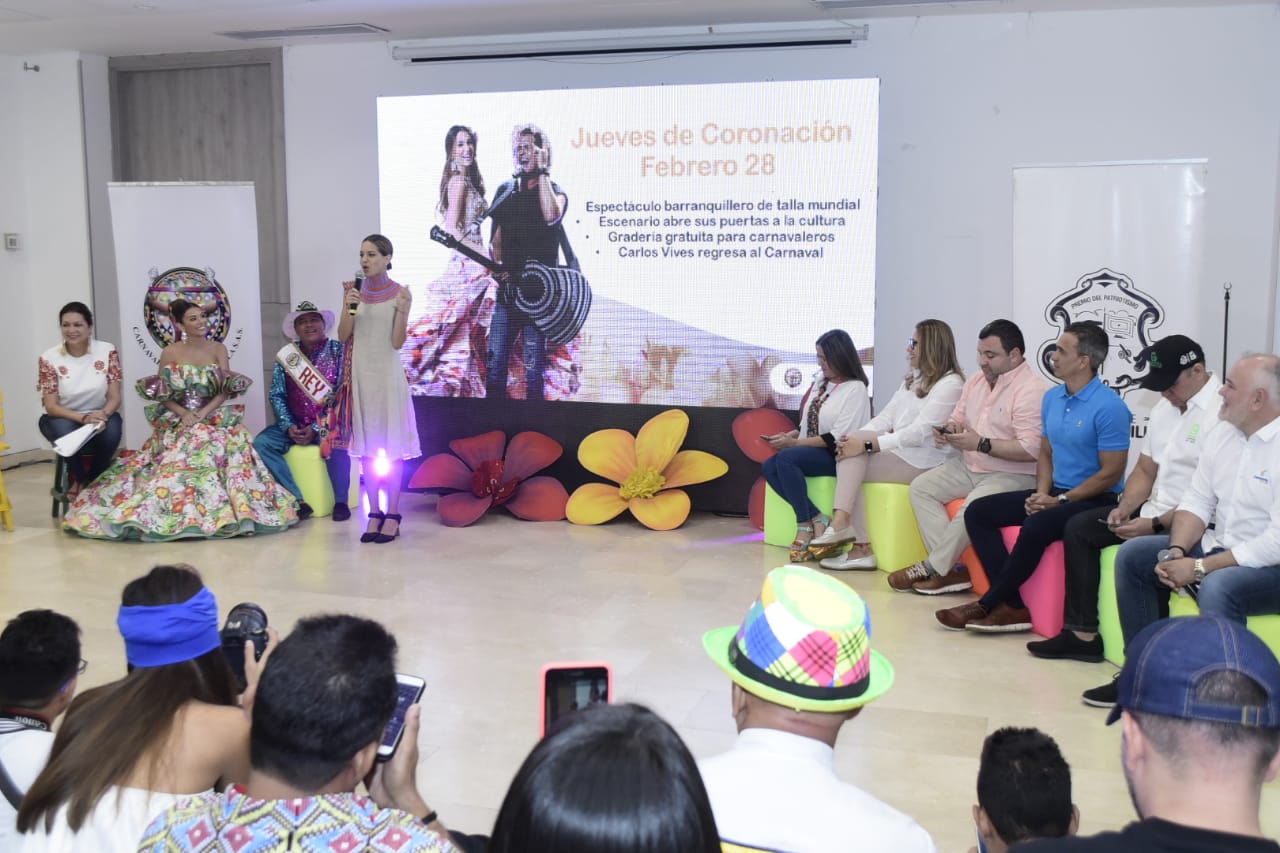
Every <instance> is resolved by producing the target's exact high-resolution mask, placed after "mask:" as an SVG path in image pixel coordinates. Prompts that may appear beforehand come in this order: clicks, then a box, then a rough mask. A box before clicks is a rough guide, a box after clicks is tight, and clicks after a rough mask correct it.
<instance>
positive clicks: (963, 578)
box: [911, 568, 973, 595]
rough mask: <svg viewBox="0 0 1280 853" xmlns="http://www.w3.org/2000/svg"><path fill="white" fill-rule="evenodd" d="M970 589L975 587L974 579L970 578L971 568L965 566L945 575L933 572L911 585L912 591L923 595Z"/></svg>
mask: <svg viewBox="0 0 1280 853" xmlns="http://www.w3.org/2000/svg"><path fill="white" fill-rule="evenodd" d="M970 589H973V581H971V580H970V579H969V570H968V569H965V568H957V569H952V570H951V571H949V572H947V573H946V574H945V575H934V574H931V575H929V577H928V578H927V579H926V580H922V581H916V583H915V585H914V586H913V587H911V591H912V592H918V593H920V594H921V595H943V594H944V593H948V592H965V591H966V590H970Z"/></svg>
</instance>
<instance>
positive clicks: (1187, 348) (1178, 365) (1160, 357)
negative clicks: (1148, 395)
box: [1138, 335, 1204, 391]
mask: <svg viewBox="0 0 1280 853" xmlns="http://www.w3.org/2000/svg"><path fill="white" fill-rule="evenodd" d="M1143 360H1145V361H1146V362H1147V365H1148V366H1147V375H1146V376H1144V377H1142V378H1141V379H1140V380H1138V384H1139V385H1141V386H1142V387H1143V388H1146V389H1147V390H1148V391H1168V390H1169V389H1170V388H1172V387H1173V386H1174V383H1176V382H1177V381H1178V377H1179V376H1181V375H1182V371H1184V370H1186V369H1187V368H1188V367H1191V366H1192V365H1193V364H1204V350H1202V349H1201V348H1200V345H1199V344H1198V343H1196V342H1195V341H1193V340H1191V338H1188V337H1187V336H1186V335H1169V336H1168V337H1167V338H1161V339H1160V340H1158V341H1156V342H1155V343H1153V344H1152V345H1151V346H1149V347H1147V348H1146V349H1144V350H1143V351H1142V352H1140V353H1138V361H1139V363H1141V362H1142V361H1143Z"/></svg>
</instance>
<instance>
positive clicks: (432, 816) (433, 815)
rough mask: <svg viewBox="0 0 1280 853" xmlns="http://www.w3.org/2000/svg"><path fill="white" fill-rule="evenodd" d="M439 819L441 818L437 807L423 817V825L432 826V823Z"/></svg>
mask: <svg viewBox="0 0 1280 853" xmlns="http://www.w3.org/2000/svg"><path fill="white" fill-rule="evenodd" d="M439 819H440V813H439V812H437V811H436V810H435V809H432V810H431V811H429V812H427V815H426V817H424V818H423V819H422V825H423V826H430V825H431V824H433V823H435V822H436V821H438V820H439Z"/></svg>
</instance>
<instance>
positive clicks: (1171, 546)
mask: <svg viewBox="0 0 1280 853" xmlns="http://www.w3.org/2000/svg"><path fill="white" fill-rule="evenodd" d="M1174 548H1177V549H1178V550H1179V551H1181V552H1182V556H1184V557H1185V556H1187V549H1186V548H1183V547H1182V546H1181V545H1170V546H1169V547H1168V549H1167V550H1169V551H1172V550H1173V549H1174Z"/></svg>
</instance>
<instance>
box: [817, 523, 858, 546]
mask: <svg viewBox="0 0 1280 853" xmlns="http://www.w3.org/2000/svg"><path fill="white" fill-rule="evenodd" d="M857 538H858V537H857V534H855V533H854V532H853V528H852V527H844V528H841V529H840V530H836V529H835V528H834V527H828V528H827V529H826V530H824V531H822V535H821V536H815V537H814V538H813V541H812V542H810V543H809V545H810V546H811V547H812V546H815V545H816V546H819V547H821V546H823V545H843V544H844V543H846V542H853V541H854V540H856V539H857Z"/></svg>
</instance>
